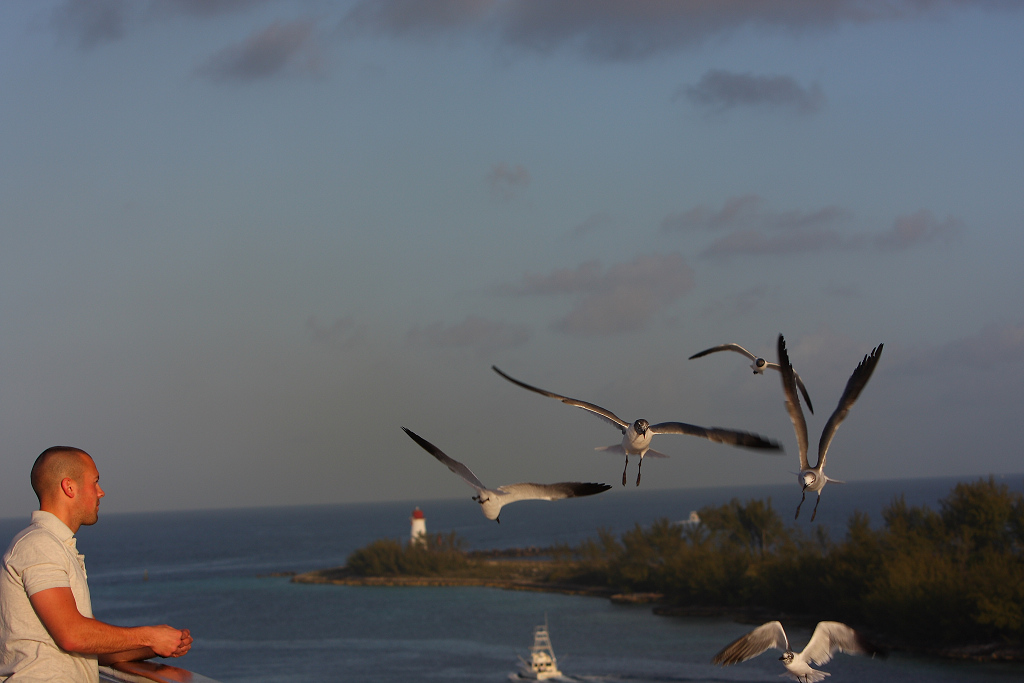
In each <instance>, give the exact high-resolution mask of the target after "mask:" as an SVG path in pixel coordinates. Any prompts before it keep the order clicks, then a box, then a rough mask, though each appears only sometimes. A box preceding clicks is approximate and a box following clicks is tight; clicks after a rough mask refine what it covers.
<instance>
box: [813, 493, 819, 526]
mask: <svg viewBox="0 0 1024 683" xmlns="http://www.w3.org/2000/svg"><path fill="white" fill-rule="evenodd" d="M820 502H821V491H818V500H816V501H814V511H813V512H811V521H812V522H813V521H814V515H816V514H818V503H820Z"/></svg>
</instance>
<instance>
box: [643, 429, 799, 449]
mask: <svg viewBox="0 0 1024 683" xmlns="http://www.w3.org/2000/svg"><path fill="white" fill-rule="evenodd" d="M648 431H650V432H651V433H652V434H687V435H689V436H699V437H701V438H702V439H708V440H709V441H714V442H715V443H724V444H729V445H731V446H743V447H744V448H767V449H771V450H776V451H777V450H779V449H780V448H781V446H779V444H778V442H777V441H772V440H771V439H766V438H764V437H763V436H759V435H757V434H751V433H750V432H740V431H737V430H735V429H721V428H720V427H699V426H697V425H691V424H686V423H685V422H660V423H658V424H656V425H651V426H650V427H649V428H648Z"/></svg>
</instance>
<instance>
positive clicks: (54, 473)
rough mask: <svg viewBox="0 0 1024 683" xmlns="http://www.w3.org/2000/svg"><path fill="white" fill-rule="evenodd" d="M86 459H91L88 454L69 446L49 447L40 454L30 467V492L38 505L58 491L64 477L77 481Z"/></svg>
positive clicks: (80, 476)
mask: <svg viewBox="0 0 1024 683" xmlns="http://www.w3.org/2000/svg"><path fill="white" fill-rule="evenodd" d="M82 456H85V457H82ZM86 458H90V459H91V457H90V456H89V454H88V453H86V452H85V451H83V450H82V449H81V448H72V447H71V446H51V447H50V448H47V449H46V450H45V451H43V452H42V453H40V454H39V457H38V458H36V462H35V464H34V465H32V490H33V491H35V492H36V498H38V499H39V502H40V504H42V502H43V498H44V497H46V496H47V495H51V494H52V493H54V492H56V491H57V490H59V489H60V483H61V481H63V480H64V479H65V478H66V477H70V478H71V479H74V480H75V481H76V482H77V481H79V480H80V479H81V478H82V472H83V471H84V469H85V463H86Z"/></svg>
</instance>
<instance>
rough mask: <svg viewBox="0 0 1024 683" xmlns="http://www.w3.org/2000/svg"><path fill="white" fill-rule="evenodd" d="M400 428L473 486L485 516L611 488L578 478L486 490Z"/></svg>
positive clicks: (430, 446) (470, 474)
mask: <svg viewBox="0 0 1024 683" xmlns="http://www.w3.org/2000/svg"><path fill="white" fill-rule="evenodd" d="M402 430H403V431H404V432H405V433H406V434H408V435H409V438H411V439H412V440H413V441H415V442H416V443H418V444H419V445H420V446H421V447H422V448H423V450H425V451H426V452H427V453H430V454H431V455H432V456H434V457H435V458H437V459H438V460H440V461H441V462H442V463H444V464H445V465H446V466H447V467H448V469H450V470H451V471H452V472H454V473H455V474H457V475H459V476H460V477H462V479H463V480H464V481H465V482H466V483H467V484H469V485H470V486H472V487H473V488H474V489H476V495H475V496H473V500H475V501H476V502H478V503H480V510H481V511H482V512H483V513H484V517H486V518H487V519H493V520H494V521H496V522H498V523H499V524H500V523H501V519H500V518H499V515H500V514H501V507H502V506H503V505H508V504H509V503H514V502H516V501H518V500H559V499H561V498H575V497H578V496H592V495H594V494H595V493H601V492H603V491H607V490H608V489H610V488H611V486H609V485H608V484H592V483H584V482H579V481H562V482H558V483H557V484H530V483H525V484H508V485H506V486H499V487H498V488H496V489H489V488H487V487H486V486H484V485H483V483H482V482H481V481H480V480H479V479H477V478H476V475H475V474H473V471H472V470H470V469H469V468H468V467H466V466H465V465H463V464H462V463H461V462H459V461H458V460H455V459H454V458H450V457H448V456H447V455H445V453H444V452H443V451H442V450H441V449H440V448H438V447H437V446H435V445H434V444H432V443H430V442H429V441H427V440H426V439H424V438H423V437H422V436H420V435H419V434H416V433H415V432H413V431H411V430H409V429H406V428H405V427H402Z"/></svg>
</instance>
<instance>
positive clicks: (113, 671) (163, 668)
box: [100, 661, 217, 683]
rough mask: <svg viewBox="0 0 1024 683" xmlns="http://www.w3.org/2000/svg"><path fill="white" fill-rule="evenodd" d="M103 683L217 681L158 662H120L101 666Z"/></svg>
mask: <svg viewBox="0 0 1024 683" xmlns="http://www.w3.org/2000/svg"><path fill="white" fill-rule="evenodd" d="M100 681H101V682H103V683H151V682H152V681H156V682H157V683H217V681H215V680H213V679H212V678H207V677H206V676H201V675H199V674H196V673H192V672H191V671H188V670H186V669H179V668H178V667H176V666H170V665H168V664H158V663H157V662H150V661H142V662H118V663H117V664H111V665H110V666H101V667H100Z"/></svg>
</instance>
